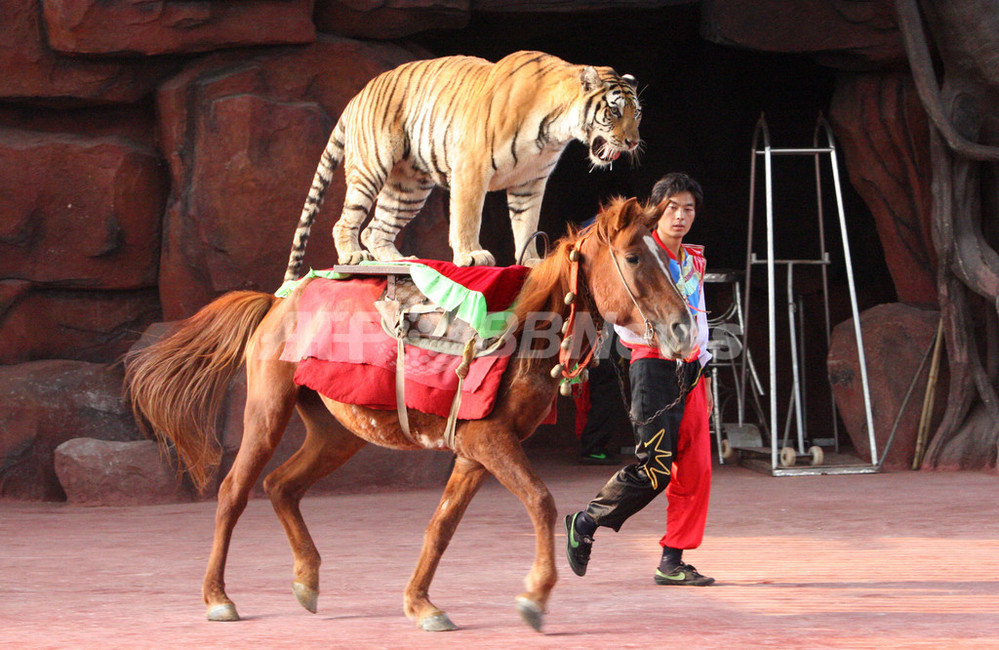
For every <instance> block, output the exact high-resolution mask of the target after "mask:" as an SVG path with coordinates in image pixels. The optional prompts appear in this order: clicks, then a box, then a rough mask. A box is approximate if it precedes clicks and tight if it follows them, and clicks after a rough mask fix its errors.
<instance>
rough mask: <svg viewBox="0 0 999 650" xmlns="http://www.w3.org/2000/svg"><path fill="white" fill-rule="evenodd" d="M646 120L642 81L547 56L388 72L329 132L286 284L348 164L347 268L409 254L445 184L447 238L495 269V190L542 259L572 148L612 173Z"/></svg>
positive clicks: (338, 227) (342, 232) (449, 60)
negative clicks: (402, 237) (491, 213)
mask: <svg viewBox="0 0 999 650" xmlns="http://www.w3.org/2000/svg"><path fill="white" fill-rule="evenodd" d="M641 119H642V109H641V105H640V103H639V98H638V90H637V84H636V80H635V78H634V77H633V76H631V75H627V74H626V75H619V74H618V73H617V72H615V71H614V69H613V68H611V67H606V66H601V67H595V66H592V65H574V64H571V63H568V62H566V61H563V60H562V59H560V58H558V57H556V56H553V55H551V54H546V53H544V52H536V51H519V52H514V53H512V54H509V55H507V56H505V57H503V58H501V59H500V60H499V61H497V62H496V63H492V62H490V61H488V60H486V59H482V58H479V57H474V56H465V55H455V56H444V57H439V58H432V59H423V60H417V61H411V62H408V63H404V64H402V65H400V66H398V67H396V68H394V69H392V70H388V71H386V72H383V73H382V74H380V75H378V76H376V77H375V78H373V79H372V80H371V81H369V82H368V83H367V84H366V85H365V86H364V87H363V88H362V89H361V91H360V92H358V93H357V95H355V96H354V97H353V98H352V99H351V100H350V101H349V102H348V103H347V106H346V108H345V109H344V111H343V113H342V114H341V116H340V119H339V120H338V121H337V123H336V126H334V128H333V131H332V133H331V134H330V137H329V140H328V142H327V143H326V148H325V150H324V151H323V153H322V156H321V157H320V161H319V165H318V168H317V169H316V173H315V176H314V178H313V181H312V186H311V187H310V189H309V193H308V197H307V198H306V201H305V205H304V207H303V208H302V214H301V218H300V220H299V223H298V228H297V230H296V231H295V237H294V242H293V246H292V251H291V256H290V258H289V261H288V267H287V271H286V273H285V280H296V279H298V274H299V270H300V267H301V263H302V258H303V256H304V254H305V246H306V243H307V241H308V237H309V233H310V231H311V228H312V223H313V221H314V220H315V217H316V214H317V213H318V212H319V209H320V207H321V205H322V201H323V197H324V194H325V192H326V189H327V188H328V186H329V184H330V181H331V179H332V176H333V171H334V169H335V168H336V167H337V166H338V165H339V164H340V163H341V162H343V165H344V174H345V177H346V182H347V190H346V195H345V197H344V204H343V209H342V212H341V215H340V219H339V220H338V221H337V222H336V224H335V226H334V227H333V239H334V243H335V245H336V251H337V256H338V258H339V263H340V264H356V263H358V262H361V261H365V260H378V261H393V260H399V259H402V257H403V256H402V254H401V253H400V252H399V250H398V249H397V248H396V246H395V238H396V235H397V234H398V233H399V232H400V230H401V229H402V228H403V227H405V226H406V224H407V223H409V222H410V221H411V220H412V219H413V217H415V216H416V214H417V213H418V212H419V211H420V210H421V208H422V207H423V205H424V203H425V202H426V200H427V197H428V196H429V195H430V192H431V190H433V188H434V187H435V186H440V187H442V188H444V189H446V190H448V191H449V192H450V205H449V212H450V224H449V227H448V243H449V244H450V246H451V249H452V253H453V261H454V263H455V264H456V265H457V266H474V265H487V266H492V265H495V263H496V259H495V257H494V256H493V255H492V254H491V253H490V252H489V251H487V250H484V249H483V247H482V245H481V244H480V243H479V229H480V227H481V219H482V208H483V203H484V201H485V196H486V193H487V192H488V191H493V190H506V198H507V207H508V211H509V215H510V223H511V228H512V230H513V237H514V246H515V249H514V250H515V251H521V259H524V260H527V261H526V262H525V263H526V264H529V265H530V264H533V263H536V262H537V260H538V253H537V247H536V245H535V243H534V240H535V237H534V236H535V234H536V229H537V226H538V220H539V217H540V212H541V201H542V198H543V195H544V191H545V185H546V183H547V182H548V177H549V176H550V175H551V173H552V171H553V170H554V169H555V166H556V164H557V163H558V160H559V158H560V157H561V155H562V152H563V150H564V149H565V148H566V146H568V144H569V143H570V142H572V141H573V140H576V141H579V142H582V143H583V144H585V145H587V147H588V158H589V162H590V165H591V167H592V168H606V167H608V166H610V165H612V164H613V162H614V161H616V160H617V159H618V158H619V157H620V155H621V154H622V153H624V154H626V155H627V157H628V159H630V160H631V161H632V162H633V163H635V162H637V155H638V153H639V148H640V145H641V144H642V141H641V138H640V136H639V132H638V127H639V123H640V122H641ZM376 200H377V204H376V208H375V212H374V215H373V216H372V218H371V221H370V223H369V224H368V226H367V227H366V228H364V231H363V233H361V232H360V231H361V226H362V224H363V222H364V220H365V219H366V218H367V215H368V213H369V211H370V210H371V207H372V204H375V203H376ZM359 235H360V236H359ZM361 244H363V246H364V248H362V246H361ZM365 249H366V250H365Z"/></svg>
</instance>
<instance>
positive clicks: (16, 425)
mask: <svg viewBox="0 0 999 650" xmlns="http://www.w3.org/2000/svg"><path fill="white" fill-rule="evenodd" d="M121 381H122V372H121V368H120V367H109V366H107V365H105V364H96V363H85V362H82V361H66V360H56V361H35V362H33V363H23V364H19V365H14V366H0V395H3V408H2V409H0V497H10V498H16V499H33V500H42V499H45V500H63V499H65V497H66V495H65V493H64V492H63V489H62V486H61V484H60V483H59V480H58V478H57V476H56V473H55V469H54V461H53V453H54V451H55V449H56V447H58V446H59V445H60V444H62V443H63V442H65V441H67V440H69V439H71V438H79V437H85V438H98V439H101V440H117V441H125V440H135V439H138V438H139V433H138V430H137V429H136V427H135V422H134V420H133V419H132V413H131V410H130V409H128V408H127V407H126V405H125V403H124V401H123V400H122V397H121Z"/></svg>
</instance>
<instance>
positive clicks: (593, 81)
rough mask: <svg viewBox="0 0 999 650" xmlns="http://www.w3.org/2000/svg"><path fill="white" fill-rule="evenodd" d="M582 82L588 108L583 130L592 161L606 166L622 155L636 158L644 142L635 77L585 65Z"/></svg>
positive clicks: (581, 75) (600, 165)
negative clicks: (641, 133)
mask: <svg viewBox="0 0 999 650" xmlns="http://www.w3.org/2000/svg"><path fill="white" fill-rule="evenodd" d="M580 82H581V83H582V86H583V94H584V101H585V105H586V107H587V108H586V112H585V114H584V116H583V117H584V120H585V123H584V125H583V128H584V131H585V132H586V144H587V145H588V148H589V157H590V162H591V163H593V165H594V166H596V167H607V166H608V165H610V164H611V163H613V162H614V161H615V160H617V159H618V157H619V156H620V155H621V154H622V153H625V154H628V156H630V157H633V156H634V155H635V154H636V153H637V152H638V147H639V145H640V144H641V143H642V139H641V137H640V136H639V135H638V125H639V123H640V122H641V121H642V107H641V105H640V104H639V103H638V90H637V88H636V85H637V84H636V82H635V78H634V77H632V76H631V75H627V74H626V75H619V74H617V73H616V72H614V70H612V69H611V68H599V69H598V68H595V67H593V66H584V67H583V69H582V71H581V72H580Z"/></svg>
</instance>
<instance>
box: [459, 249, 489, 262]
mask: <svg viewBox="0 0 999 650" xmlns="http://www.w3.org/2000/svg"><path fill="white" fill-rule="evenodd" d="M454 263H455V265H456V266H496V258H495V257H493V254H492V253H490V252H489V251H485V250H478V251H469V252H467V253H456V254H455V256H454Z"/></svg>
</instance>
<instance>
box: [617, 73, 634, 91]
mask: <svg viewBox="0 0 999 650" xmlns="http://www.w3.org/2000/svg"><path fill="white" fill-rule="evenodd" d="M621 79H622V80H623V81H624V82H625V83H626V84H628V85H629V86H631V87H632V88H638V80H637V79H635V77H634V76H632V75H630V74H623V75H621Z"/></svg>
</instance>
